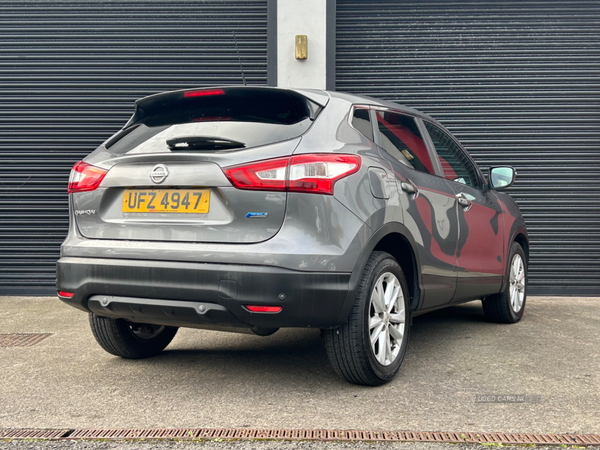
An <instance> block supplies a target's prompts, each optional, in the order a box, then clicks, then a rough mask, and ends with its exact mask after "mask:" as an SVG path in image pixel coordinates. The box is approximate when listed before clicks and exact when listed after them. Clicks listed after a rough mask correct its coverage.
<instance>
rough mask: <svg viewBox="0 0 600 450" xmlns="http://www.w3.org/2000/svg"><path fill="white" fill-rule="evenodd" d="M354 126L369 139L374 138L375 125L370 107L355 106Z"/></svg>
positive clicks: (353, 114)
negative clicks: (370, 114) (373, 125)
mask: <svg viewBox="0 0 600 450" xmlns="http://www.w3.org/2000/svg"><path fill="white" fill-rule="evenodd" d="M352 126H353V127H354V128H356V129H357V130H358V131H360V132H361V134H363V135H364V136H365V137H366V138H367V139H370V140H371V141H372V140H373V127H372V126H371V117H370V116H369V109H368V108H361V107H360V106H355V107H354V112H353V113H352Z"/></svg>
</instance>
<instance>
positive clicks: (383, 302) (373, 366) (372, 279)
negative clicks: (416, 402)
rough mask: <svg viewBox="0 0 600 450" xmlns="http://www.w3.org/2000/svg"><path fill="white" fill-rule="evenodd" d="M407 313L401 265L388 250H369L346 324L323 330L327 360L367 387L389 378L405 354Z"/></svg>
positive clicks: (345, 377)
mask: <svg viewBox="0 0 600 450" xmlns="http://www.w3.org/2000/svg"><path fill="white" fill-rule="evenodd" d="M409 314H410V311H409V295H408V289H407V284H406V280H405V277H404V273H403V272H402V268H401V267H400V266H399V265H398V263H397V262H396V260H395V259H394V258H393V257H392V256H391V255H390V254H388V253H384V252H373V254H372V255H371V256H370V258H369V260H368V261H367V265H366V267H365V270H364V272H363V275H362V279H361V282H360V284H359V288H358V291H357V294H356V298H355V302H354V306H353V308H352V311H351V313H350V317H349V319H348V323H347V324H345V325H343V326H341V327H339V328H334V329H328V330H325V333H324V338H325V347H326V348H327V354H328V356H329V361H330V363H331V365H332V366H333V368H334V369H335V371H336V372H337V374H338V375H339V376H340V377H341V378H343V379H344V380H346V381H348V382H350V383H354V384H361V385H366V386H379V385H381V384H384V383H387V382H388V381H390V380H391V379H392V378H393V377H394V375H396V373H397V372H398V370H399V369H400V365H401V364H402V360H403V359H404V355H405V353H406V347H407V345H408V335H409V323H410V320H409Z"/></svg>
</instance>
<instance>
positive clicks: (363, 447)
mask: <svg viewBox="0 0 600 450" xmlns="http://www.w3.org/2000/svg"><path fill="white" fill-rule="evenodd" d="M486 448H488V449H489V446H488V447H486V446H485V445H477V444H440V443H426V442H419V443H412V442H409V443H399V442H393V443H388V442H385V443H384V442H306V441H302V442H286V441H234V442H226V441H223V442H214V441H209V442H206V441H200V442H172V441H152V442H138V441H129V442H127V441H122V442H98V441H72V442H69V441H50V442H40V441H33V442H23V441H12V442H2V441H0V450H484V449H486ZM502 449H503V450H523V447H515V446H512V447H511V446H503V447H502ZM555 449H556V447H536V450H555Z"/></svg>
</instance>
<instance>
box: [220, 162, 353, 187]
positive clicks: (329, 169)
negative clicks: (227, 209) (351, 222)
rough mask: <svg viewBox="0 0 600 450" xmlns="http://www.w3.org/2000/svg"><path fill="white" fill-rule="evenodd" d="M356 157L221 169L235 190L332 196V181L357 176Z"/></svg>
mask: <svg viewBox="0 0 600 450" xmlns="http://www.w3.org/2000/svg"><path fill="white" fill-rule="evenodd" d="M360 164H361V159H360V157H359V156H356V155H342V154H332V153H313V154H307V155H299V156H292V157H289V158H276V159H268V160H264V161H258V162H255V163H250V164H245V165H239V166H230V167H225V168H224V169H223V171H224V172H225V175H227V177H228V178H229V180H230V181H231V183H232V184H233V185H234V186H235V187H236V188H238V189H254V190H268V191H293V192H307V193H314V194H328V195H333V186H334V184H335V182H336V181H338V180H340V179H342V178H345V177H347V176H349V175H352V174H353V173H355V172H358V169H360Z"/></svg>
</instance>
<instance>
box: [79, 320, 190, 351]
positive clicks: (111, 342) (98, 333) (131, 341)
mask: <svg viewBox="0 0 600 450" xmlns="http://www.w3.org/2000/svg"><path fill="white" fill-rule="evenodd" d="M90 327H91V328H92V334H93V335H94V338H96V341H97V342H98V344H100V347H102V348H103V349H104V350H106V351H107V352H108V353H110V354H112V355H116V356H120V357H122V358H129V359H140V358H147V357H149V356H154V355H158V354H159V353H160V352H162V351H163V350H164V349H165V347H166V346H167V345H169V344H170V343H171V341H172V340H173V338H174V337H175V334H176V333H177V329H178V328H177V327H167V326H163V325H151V324H141V323H133V322H128V321H127V320H125V319H112V318H110V317H101V316H97V315H96V314H93V313H91V314H90Z"/></svg>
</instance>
